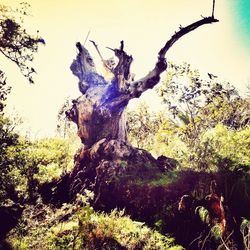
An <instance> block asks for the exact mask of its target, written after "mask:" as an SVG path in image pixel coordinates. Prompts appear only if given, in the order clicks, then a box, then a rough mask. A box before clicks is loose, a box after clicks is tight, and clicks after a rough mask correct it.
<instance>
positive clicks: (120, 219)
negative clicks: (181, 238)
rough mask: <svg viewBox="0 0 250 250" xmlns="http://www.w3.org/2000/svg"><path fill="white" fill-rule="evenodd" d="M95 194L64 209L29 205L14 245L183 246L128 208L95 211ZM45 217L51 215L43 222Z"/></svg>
mask: <svg viewBox="0 0 250 250" xmlns="http://www.w3.org/2000/svg"><path fill="white" fill-rule="evenodd" d="M91 196H92V194H91V193H90V192H88V191H86V196H81V195H79V196H78V198H77V201H76V203H75V204H70V205H69V204H64V206H62V208H60V209H55V208H54V209H52V208H51V207H48V206H44V205H42V204H40V205H39V204H38V205H37V206H35V207H34V206H33V207H27V208H26V210H25V211H24V215H23V217H22V219H21V221H20V222H19V224H18V226H17V227H16V228H15V230H14V231H13V232H12V234H11V236H10V237H9V239H8V240H9V242H10V243H11V245H12V246H13V249H37V248H39V249H86V250H87V249H88V250H90V249H148V250H151V249H155V250H157V249H159V250H160V249H162V250H164V249H171V250H180V249H183V248H182V247H180V246H177V245H174V240H173V238H171V237H168V236H163V235H161V234H160V233H158V232H157V231H154V230H151V229H149V228H148V227H147V226H145V225H144V223H142V222H137V221H132V220H131V219H130V218H129V217H128V216H125V215H124V211H117V210H114V211H112V212H111V213H110V214H105V213H97V212H95V211H94V210H93V208H92V207H91V206H90V204H89V201H88V199H89V198H90V197H91ZM32 212H33V213H34V212H35V213H39V214H40V219H39V216H37V214H36V216H35V217H34V214H32ZM41 217H43V218H47V219H46V220H42V222H41ZM67 217H68V218H67ZM124 247H125V248H124Z"/></svg>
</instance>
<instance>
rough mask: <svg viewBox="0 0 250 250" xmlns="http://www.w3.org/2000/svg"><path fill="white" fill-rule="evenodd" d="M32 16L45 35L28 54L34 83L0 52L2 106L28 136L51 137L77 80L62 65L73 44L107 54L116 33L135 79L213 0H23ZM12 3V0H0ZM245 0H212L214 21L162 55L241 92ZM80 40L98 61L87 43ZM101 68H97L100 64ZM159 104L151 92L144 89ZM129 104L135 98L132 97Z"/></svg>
mask: <svg viewBox="0 0 250 250" xmlns="http://www.w3.org/2000/svg"><path fill="white" fill-rule="evenodd" d="M26 1H27V2H28V3H30V5H31V8H30V12H31V13H32V15H31V16H30V17H28V18H27V20H26V23H25V27H26V28H27V30H29V31H30V33H33V34H36V31H37V30H39V34H40V35H41V36H42V37H43V38H44V40H45V41H46V46H41V47H40V49H39V52H38V53H37V54H36V55H35V60H34V68H35V69H36V71H37V75H36V76H35V77H34V80H35V84H34V85H30V84H29V83H28V81H27V80H26V79H25V78H24V77H23V76H22V75H21V74H20V72H19V70H18V68H17V67H16V66H15V65H13V63H11V62H9V61H8V60H7V59H5V58H4V57H3V56H0V66H1V69H3V70H4V71H5V72H6V76H7V79H8V82H9V83H10V85H11V86H12V92H11V94H10V95H9V98H8V103H7V104H8V106H7V110H8V113H9V114H11V115H12V116H15V115H16V114H19V115H21V116H22V117H23V121H24V123H23V125H22V129H23V131H27V132H28V133H29V134H30V135H31V136H33V137H42V136H51V135H53V133H54V132H55V129H56V121H57V120H56V119H57V113H58V110H59V109H60V107H61V106H62V104H63V103H64V101H65V99H66V98H67V97H70V98H77V97H78V96H79V95H80V92H79V91H78V84H77V83H78V79H77V78H76V77H74V76H73V75H72V73H71V71H70V69H69V67H70V64H71V62H72V60H73V59H74V58H75V56H76V48H75V43H76V42H77V41H81V42H82V43H84V41H85V39H86V35H87V34H88V32H89V31H90V35H89V39H91V40H94V41H95V42H96V43H97V44H98V45H99V48H100V50H101V52H102V54H103V55H104V57H105V58H109V57H111V56H113V54H112V52H111V51H109V50H107V49H106V48H105V47H106V46H109V47H112V48H116V47H118V46H119V43H120V41H121V40H124V42H125V50H126V51H127V52H128V53H129V54H131V55H133V58H134V62H133V64H132V69H131V71H132V72H134V73H135V75H136V79H138V78H140V77H143V76H144V75H145V74H147V73H148V71H150V70H151V69H152V67H153V66H154V64H155V62H156V58H157V53H158V51H159V50H160V48H161V47H163V45H164V44H165V42H166V41H167V40H168V39H169V38H170V37H171V36H172V35H173V34H174V32H175V31H176V30H178V28H179V25H182V26H186V25H188V24H190V23H192V22H194V21H196V20H199V19H200V18H201V15H202V16H209V15H210V14H211V10H212V0H202V1H201V0H147V1H146V0H105V1H103V0H26ZM0 2H1V3H2V4H6V5H11V6H12V5H15V4H17V3H18V1H15V0H0ZM249 5H250V1H249V0H217V1H216V8H215V17H216V18H218V19H219V20H220V22H219V23H215V24H212V25H205V26H202V27H200V28H199V29H198V30H195V31H193V32H191V33H189V34H187V35H186V36H185V37H183V38H182V39H180V40H179V41H178V42H177V43H176V44H175V45H174V46H173V47H172V48H171V49H170V50H169V51H168V53H167V60H170V61H173V62H176V63H182V62H188V63H190V64H191V65H192V66H193V67H194V68H196V69H199V70H200V71H201V72H205V73H206V72H210V73H213V74H214V75H218V76H219V78H220V79H221V80H222V81H229V82H231V83H232V84H234V85H235V86H236V87H237V88H239V89H240V90H241V91H244V88H245V86H246V85H247V83H249V82H250V70H249V69H250V6H249ZM85 45H86V47H87V49H88V50H89V51H90V53H91V54H92V56H93V57H94V60H95V63H96V64H97V65H98V66H100V65H101V64H100V60H99V58H98V56H97V53H96V51H95V49H94V48H93V45H92V44H91V43H90V42H88V41H87V42H86V44H85ZM100 69H101V67H100ZM145 96H146V97H144V98H147V99H149V100H150V103H154V105H155V106H159V105H160V102H159V101H157V100H156V99H155V96H154V94H152V93H149V94H146V95H145ZM133 104H134V103H133Z"/></svg>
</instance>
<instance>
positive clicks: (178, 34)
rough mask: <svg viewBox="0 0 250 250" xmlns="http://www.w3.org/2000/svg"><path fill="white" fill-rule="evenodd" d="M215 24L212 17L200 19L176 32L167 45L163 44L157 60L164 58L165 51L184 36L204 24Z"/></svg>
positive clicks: (215, 20)
mask: <svg viewBox="0 0 250 250" xmlns="http://www.w3.org/2000/svg"><path fill="white" fill-rule="evenodd" d="M215 22H219V20H217V19H215V18H214V17H213V16H211V17H205V18H202V19H201V20H199V21H197V22H194V23H192V24H190V25H188V26H186V27H184V28H181V29H180V30H179V31H178V32H176V33H175V34H174V35H173V36H172V37H171V39H169V40H168V41H167V43H166V44H165V46H164V47H163V48H162V49H161V50H160V52H159V54H158V55H159V58H164V57H165V55H166V53H167V51H168V50H169V49H170V48H171V47H172V45H173V44H174V43H175V42H177V41H178V40H179V39H180V38H181V37H182V36H184V35H186V34H187V33H189V32H191V31H193V30H195V29H197V28H199V27H200V26H202V25H205V24H211V23H215Z"/></svg>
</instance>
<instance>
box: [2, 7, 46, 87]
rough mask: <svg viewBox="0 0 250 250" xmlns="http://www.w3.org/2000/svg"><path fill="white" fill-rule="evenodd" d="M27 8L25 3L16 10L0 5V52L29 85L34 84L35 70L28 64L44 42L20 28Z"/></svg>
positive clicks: (26, 13)
mask: <svg viewBox="0 0 250 250" xmlns="http://www.w3.org/2000/svg"><path fill="white" fill-rule="evenodd" d="M29 7H30V6H29V4H27V3H25V2H23V3H21V4H20V8H19V9H16V10H13V9H12V8H11V7H8V6H5V5H2V4H1V5H0V13H1V18H0V52H1V53H2V54H3V55H4V56H5V57H7V58H8V59H10V60H11V61H12V62H14V63H15V64H16V65H17V66H18V67H19V69H20V70H21V73H22V74H23V75H24V76H25V77H26V78H27V79H28V80H29V82H30V83H34V81H33V79H32V75H33V74H34V73H35V69H34V68H33V67H32V66H29V65H28V64H29V63H30V62H32V61H33V59H34V53H35V52H37V50H38V45H39V43H42V44H45V42H44V40H43V39H42V38H41V37H40V36H38V35H37V36H31V35H30V34H28V33H27V31H26V30H25V29H24V28H23V27H22V24H23V18H24V17H25V16H27V15H28V8H29Z"/></svg>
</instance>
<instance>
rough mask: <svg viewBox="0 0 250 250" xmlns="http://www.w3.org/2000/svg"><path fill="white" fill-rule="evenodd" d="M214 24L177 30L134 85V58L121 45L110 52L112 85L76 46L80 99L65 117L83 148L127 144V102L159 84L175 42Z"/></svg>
mask: <svg viewBox="0 0 250 250" xmlns="http://www.w3.org/2000/svg"><path fill="white" fill-rule="evenodd" d="M214 22H218V20H217V19H215V18H214V17H213V16H210V17H205V18H202V19H201V20H199V21H197V22H194V23H192V24H190V25H188V26H186V27H183V28H180V30H179V31H177V32H175V34H174V35H173V36H172V37H171V38H170V39H169V40H168V41H167V43H166V44H165V45H164V47H163V48H162V49H161V50H160V51H159V53H158V58H157V61H156V64H155V67H154V68H153V69H152V70H151V71H150V72H149V73H148V74H147V75H146V76H145V77H143V78H142V79H139V80H137V81H133V80H132V79H131V75H130V66H131V63H132V61H133V58H132V56H129V55H128V54H127V53H126V52H125V51H124V42H123V41H121V45H120V48H119V49H112V50H113V51H114V54H115V56H116V57H117V58H118V64H117V65H116V67H115V68H114V69H110V70H111V71H112V73H113V80H112V81H111V82H107V81H106V80H105V79H104V77H103V76H101V75H99V74H98V73H97V72H96V68H95V64H94V62H93V59H92V57H91V55H90V54H89V52H88V50H87V49H86V48H85V47H84V46H83V45H82V44H81V43H80V42H78V43H77V44H76V47H77V49H78V55H77V57H76V59H75V60H74V61H73V63H72V65H71V67H70V68H71V70H72V72H73V74H74V75H75V76H77V77H78V79H79V90H80V91H81V93H82V95H81V96H80V97H79V98H78V99H77V100H75V101H73V105H72V109H71V110H70V111H69V112H67V116H68V117H69V118H70V119H71V120H72V121H73V122H75V123H76V124H77V127H78V135H79V137H80V138H81V141H82V143H83V144H84V145H85V147H87V148H89V147H91V146H92V145H93V144H94V143H96V142H97V141H99V140H101V139H103V138H106V139H108V140H110V139H117V140H122V141H127V134H126V120H125V117H124V109H125V108H126V106H127V104H128V102H129V101H130V100H131V99H133V98H138V97H140V95H141V94H142V93H143V92H144V91H146V90H147V89H151V88H153V87H154V86H155V85H156V84H157V83H158V82H159V81H160V75H161V73H162V72H163V71H165V70H166V69H167V62H166V59H165V56H166V53H167V51H168V50H169V49H170V48H171V46H172V45H173V44H174V43H175V42H176V41H178V40H179V39H180V38H181V37H182V36H184V35H186V34H188V33H189V32H191V31H193V30H195V29H197V28H198V27H200V26H202V25H205V24H211V23H214ZM94 45H95V44H94Z"/></svg>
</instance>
